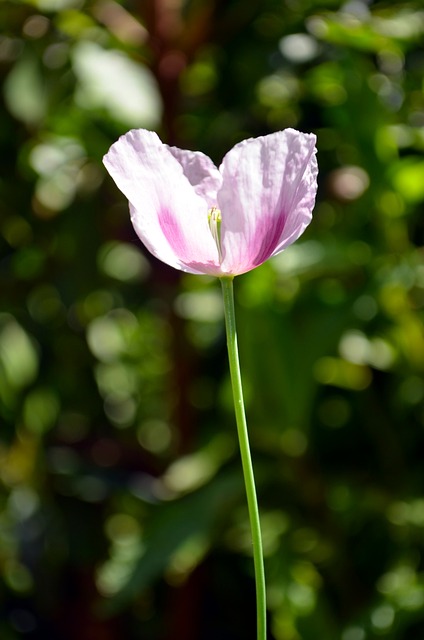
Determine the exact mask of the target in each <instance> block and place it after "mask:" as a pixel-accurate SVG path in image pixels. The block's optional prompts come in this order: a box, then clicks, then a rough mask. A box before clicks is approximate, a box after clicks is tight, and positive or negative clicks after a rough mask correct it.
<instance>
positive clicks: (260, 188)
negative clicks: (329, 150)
mask: <svg viewBox="0 0 424 640" xmlns="http://www.w3.org/2000/svg"><path fill="white" fill-rule="evenodd" d="M315 141H316V138H315V136H314V135H313V134H304V133H299V132H298V131H295V130H294V129H285V130H284V131H279V132H277V133H273V134H270V135H268V136H262V137H260V138H255V139H249V140H245V141H244V142H241V143H239V144H237V145H236V146H235V147H233V149H231V151H229V152H228V153H227V155H226V156H225V158H224V160H223V162H222V165H221V167H220V171H221V173H222V176H223V184H222V187H221V189H220V191H219V192H218V207H219V208H220V209H221V212H222V226H221V249H222V255H223V262H222V265H221V268H222V271H223V273H232V274H240V273H244V272H246V271H249V270H250V269H253V268H255V267H257V266H258V265H260V264H262V263H263V262H264V261H265V260H267V259H268V258H270V257H271V256H273V255H276V254H277V253H279V252H280V251H282V250H283V249H284V248H285V247H286V246H288V245H289V244H291V243H292V242H294V241H295V240H296V239H297V238H298V237H299V236H300V234H301V233H302V232H303V231H304V229H305V227H306V226H307V225H308V224H309V222H310V221H311V218H312V208H313V206H314V202H315V195H316V189H317V183H316V176H317V172H318V169H317V163H316V158H315V152H316V149H315Z"/></svg>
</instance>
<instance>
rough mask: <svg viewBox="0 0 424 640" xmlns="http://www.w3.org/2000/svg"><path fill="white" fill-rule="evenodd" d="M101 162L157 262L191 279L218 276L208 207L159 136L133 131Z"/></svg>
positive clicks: (215, 248) (136, 228)
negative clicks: (128, 207) (189, 274)
mask: <svg viewBox="0 0 424 640" xmlns="http://www.w3.org/2000/svg"><path fill="white" fill-rule="evenodd" d="M103 162H104V164H105V166H106V168H107V170H108V171H109V173H110V175H111V176H112V178H113V179H114V181H115V182H116V184H117V186H118V187H119V189H120V190H121V191H122V192H123V193H124V195H125V196H126V197H127V198H128V200H129V202H130V211H131V220H132V223H133V225H134V229H135V230H136V232H137V235H138V236H139V238H140V240H141V241H142V242H143V243H144V244H145V245H146V247H147V248H148V249H149V251H151V253H152V254H153V255H154V256H156V257H157V258H159V259H160V260H162V261H163V262H166V263H167V264H169V265H170V266H172V267H175V268H176V269H181V270H182V271H188V272H190V273H210V274H218V273H219V272H220V268H219V257H218V250H217V247H216V245H215V242H214V240H213V238H212V235H211V233H210V230H209V226H208V217H207V216H208V208H209V207H208V202H207V201H206V200H205V199H203V198H202V197H201V196H200V195H198V194H197V193H196V190H195V188H193V186H192V185H191V184H190V182H189V180H188V178H187V177H186V175H184V170H183V167H182V165H181V164H180V162H178V159H176V158H175V156H174V155H173V154H172V153H171V152H170V150H169V148H168V147H167V146H165V145H164V144H162V142H161V141H160V140H159V138H158V136H157V135H156V134H155V133H152V132H151V131H145V130H143V129H134V130H132V131H129V132H128V133H127V134H126V135H124V136H121V138H119V140H118V141H117V142H115V144H113V145H112V147H111V148H110V149H109V152H108V153H107V154H106V156H105V157H104V159H103ZM211 164H212V162H211ZM205 173H206V171H205ZM203 180H206V175H204V178H203Z"/></svg>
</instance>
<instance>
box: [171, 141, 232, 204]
mask: <svg viewBox="0 0 424 640" xmlns="http://www.w3.org/2000/svg"><path fill="white" fill-rule="evenodd" d="M167 148H168V149H169V151H170V152H171V153H172V155H173V156H174V158H176V159H177V160H178V162H179V163H180V165H181V166H182V168H183V172H184V175H185V176H186V178H187V179H188V181H189V182H190V184H191V186H192V187H193V188H194V190H195V192H196V193H197V195H199V196H201V197H202V198H203V199H204V200H206V202H207V203H208V209H211V208H212V207H216V194H217V192H218V190H219V189H220V187H221V185H222V176H221V174H220V173H219V171H218V169H217V167H216V166H215V165H214V163H213V162H212V160H211V159H210V158H209V156H206V155H205V154H204V153H201V152H200V151H186V150H185V149H179V148H178V147H167Z"/></svg>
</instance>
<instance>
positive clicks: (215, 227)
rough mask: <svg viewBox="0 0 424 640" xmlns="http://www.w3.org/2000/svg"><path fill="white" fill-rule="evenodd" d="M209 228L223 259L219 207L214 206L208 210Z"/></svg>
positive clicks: (220, 257)
mask: <svg viewBox="0 0 424 640" xmlns="http://www.w3.org/2000/svg"><path fill="white" fill-rule="evenodd" d="M208 224H209V229H210V230H211V234H212V237H213V239H214V240H215V244H216V246H217V249H218V255H219V259H220V260H222V254H221V211H220V210H219V209H218V208H217V207H212V208H211V209H209V211H208Z"/></svg>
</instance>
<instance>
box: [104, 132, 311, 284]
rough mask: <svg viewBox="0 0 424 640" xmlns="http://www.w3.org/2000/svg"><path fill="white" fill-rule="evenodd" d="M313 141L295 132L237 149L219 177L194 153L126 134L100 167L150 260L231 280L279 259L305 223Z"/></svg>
mask: <svg viewBox="0 0 424 640" xmlns="http://www.w3.org/2000/svg"><path fill="white" fill-rule="evenodd" d="M315 141H316V138H315V136H314V135H313V134H305V133H300V132H298V131H295V130H294V129H285V130H284V131H278V132H277V133H272V134H270V135H267V136H262V137H259V138H251V139H249V140H244V141H243V142H240V143H239V144H236V145H235V147H233V148H232V149H231V151H229V152H228V153H227V154H226V156H225V157H224V159H223V161H222V164H221V166H220V167H219V169H218V168H217V167H216V166H215V165H214V163H213V162H212V160H211V159H210V158H208V156H206V155H204V154H203V153H200V152H198V151H185V150H183V149H178V148H176V147H169V146H168V145H165V144H163V143H162V142H161V141H160V139H159V138H158V136H157V135H156V133H153V132H151V131H146V130H143V129H135V130H132V131H129V132H128V133H127V134H125V135H124V136H122V137H121V138H119V140H118V141H117V142H115V144H113V145H112V146H111V148H110V149H109V152H108V153H107V154H106V155H105V157H104V159H103V162H104V164H105V166H106V168H107V170H108V171H109V173H110V175H111V176H112V178H113V179H114V181H115V182H116V184H117V186H118V187H119V189H120V190H121V191H122V192H123V193H124V194H125V196H126V197H127V198H128V200H129V203H130V211H131V220H132V223H133V225H134V228H135V231H136V233H137V235H138V236H139V238H140V240H141V241H142V242H143V243H144V245H145V246H146V247H147V249H148V250H149V251H150V252H151V253H152V254H153V255H154V256H156V257H157V258H159V259H160V260H162V261H163V262H165V263H166V264H169V265H170V266H172V267H175V268H176V269H180V270H182V271H187V272H189V273H196V274H209V275H214V276H218V277H223V276H235V275H239V274H241V273H245V272H246V271H250V270H251V269H254V268H255V267H257V266H259V265H260V264H262V263H263V262H265V260H268V258H271V257H272V256H275V255H277V254H278V253H280V252H281V251H283V249H285V248H286V247H287V246H288V245H290V244H292V242H294V241H295V240H296V239H297V238H298V237H299V236H300V235H301V233H303V231H304V229H305V228H306V226H307V225H308V224H309V223H310V221H311V218H312V209H313V207H314V203H315V195H316V190H317V180H316V178H317V173H318V167H317V162H316V157H315V153H316V148H315Z"/></svg>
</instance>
